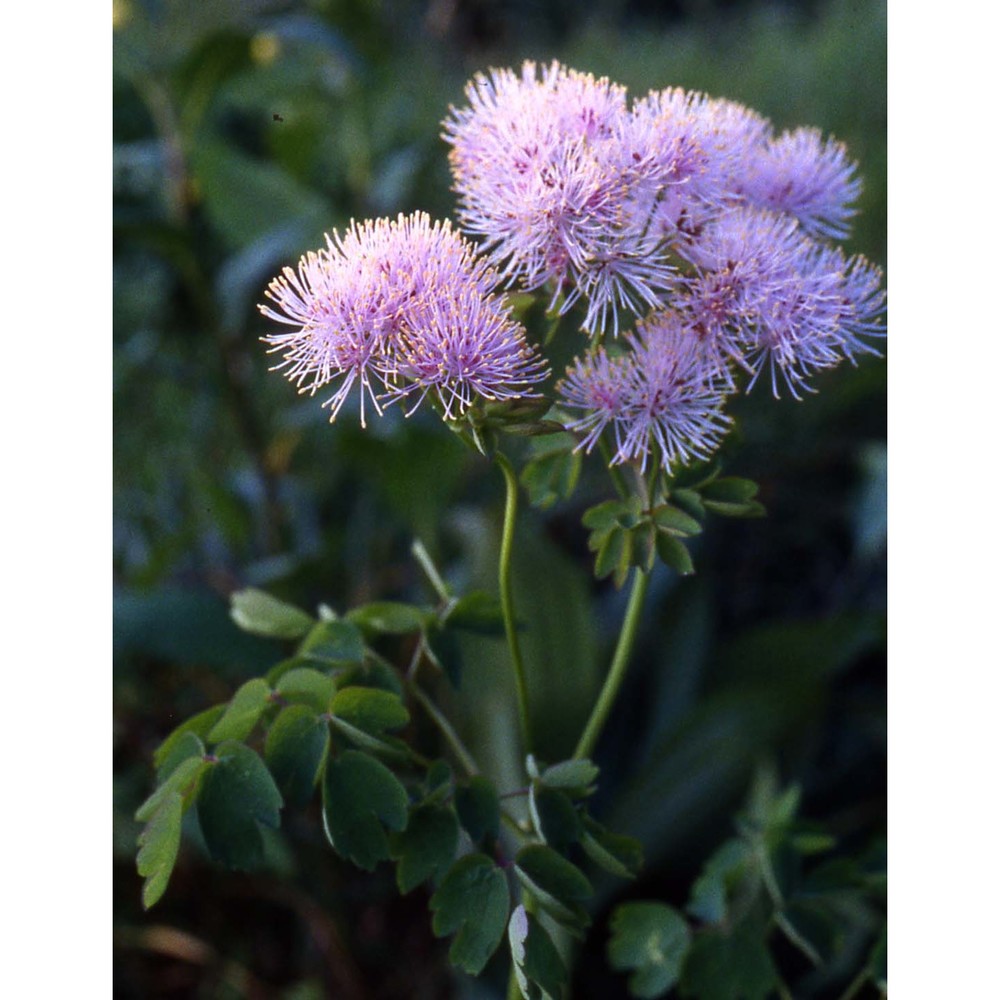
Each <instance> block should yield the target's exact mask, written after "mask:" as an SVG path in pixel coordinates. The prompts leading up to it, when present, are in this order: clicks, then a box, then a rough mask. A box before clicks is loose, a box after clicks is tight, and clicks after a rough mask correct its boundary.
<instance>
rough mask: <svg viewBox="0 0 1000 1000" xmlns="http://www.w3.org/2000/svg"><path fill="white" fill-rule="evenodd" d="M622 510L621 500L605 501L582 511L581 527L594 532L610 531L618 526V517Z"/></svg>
mask: <svg viewBox="0 0 1000 1000" xmlns="http://www.w3.org/2000/svg"><path fill="white" fill-rule="evenodd" d="M622 509H623V508H622V501H621V500H605V501H604V502H603V503H599V504H597V505H596V506H595V507H591V508H590V509H589V510H586V511H584V514H583V518H582V521H583V526H584V527H585V528H589V529H590V530H591V531H594V532H606V531H610V530H611V529H612V528H615V527H617V526H618V515H619V514H620V513H621V512H622Z"/></svg>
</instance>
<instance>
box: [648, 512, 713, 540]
mask: <svg viewBox="0 0 1000 1000" xmlns="http://www.w3.org/2000/svg"><path fill="white" fill-rule="evenodd" d="M652 519H653V524H655V525H656V527H657V528H659V529H660V530H661V531H669V532H670V534H672V535H681V536H683V537H687V536H689V535H700V534H701V525H700V524H699V523H698V522H697V521H696V520H695V519H694V518H693V517H691V515H690V514H686V513H685V512H684V511H683V510H681V509H680V508H679V507H672V506H671V505H670V504H661V505H660V506H659V507H657V508H656V509H655V510H654V511H653V512H652Z"/></svg>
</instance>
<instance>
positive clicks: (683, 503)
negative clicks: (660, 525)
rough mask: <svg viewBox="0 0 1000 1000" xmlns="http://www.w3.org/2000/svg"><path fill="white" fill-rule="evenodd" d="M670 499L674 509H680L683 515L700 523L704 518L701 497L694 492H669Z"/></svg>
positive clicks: (684, 490) (685, 490)
mask: <svg viewBox="0 0 1000 1000" xmlns="http://www.w3.org/2000/svg"><path fill="white" fill-rule="evenodd" d="M670 499H671V500H673V502H674V506H675V507H680V509H681V510H682V511H683V512H684V513H685V514H688V515H689V516H690V517H692V518H694V520H695V521H700V520H701V519H702V518H703V517H704V516H705V507H704V505H703V504H702V502H701V495H700V494H699V493H696V492H695V491H694V490H687V489H683V490H671V491H670Z"/></svg>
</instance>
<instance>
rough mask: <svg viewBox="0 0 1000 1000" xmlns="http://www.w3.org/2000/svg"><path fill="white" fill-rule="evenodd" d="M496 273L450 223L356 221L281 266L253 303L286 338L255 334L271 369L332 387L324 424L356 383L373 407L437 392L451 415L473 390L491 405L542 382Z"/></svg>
mask: <svg viewBox="0 0 1000 1000" xmlns="http://www.w3.org/2000/svg"><path fill="white" fill-rule="evenodd" d="M495 284H496V275H495V272H493V271H492V270H491V269H490V268H489V267H488V266H487V265H486V263H485V262H483V261H482V260H481V259H480V258H477V257H476V256H475V253H474V251H473V248H472V247H471V245H470V244H469V243H468V242H467V241H466V240H464V239H463V238H462V237H461V236H460V235H459V234H458V233H456V232H455V231H454V230H452V228H451V225H450V223H448V222H447V221H445V222H443V223H442V222H435V223H432V222H431V220H430V218H429V216H427V215H426V214H424V213H419V212H418V213H415V214H413V215H411V216H402V215H400V216H399V217H398V218H397V219H395V220H389V219H379V220H376V221H368V222H365V223H364V224H362V225H358V224H356V223H352V224H351V226H350V228H349V229H348V230H347V232H346V233H344V234H343V235H340V234H337V233H334V234H332V235H330V236H328V237H327V245H326V247H325V248H324V249H322V250H319V251H317V252H311V253H308V254H306V255H305V256H304V257H303V258H302V259H301V260H300V262H299V266H298V268H297V270H292V269H291V268H285V270H284V271H283V272H282V274H281V275H280V276H279V277H277V278H275V279H274V280H273V281H272V282H271V283H270V285H269V286H268V290H267V293H266V294H267V297H268V298H269V299H270V300H271V302H273V303H274V304H275V306H276V307H277V308H272V307H271V306H270V305H262V306H260V310H261V312H262V313H263V314H264V315H265V316H267V317H268V318H270V319H272V320H275V321H277V322H279V323H282V324H284V325H285V326H289V327H292V328H293V329H292V330H291V332H287V333H276V334H269V335H267V336H265V337H264V338H263V339H264V341H265V342H266V343H268V344H270V345H271V350H272V351H273V352H281V354H282V360H281V361H280V362H279V363H278V364H277V365H276V366H275V368H276V369H277V370H282V371H284V373H285V375H286V376H287V377H288V378H289V379H291V380H292V381H293V382H294V383H295V384H296V385H297V386H298V387H299V389H300V391H302V392H310V393H314V392H316V391H317V390H318V389H320V388H321V387H324V386H327V385H330V384H333V385H335V390H334V392H333V395H332V396H331V397H330V398H329V399H327V400H326V405H328V406H330V408H331V419H332V418H333V417H335V416H336V415H337V413H338V412H339V410H340V407H341V406H342V405H343V403H344V401H345V400H346V398H347V396H348V395H349V393H350V391H351V389H352V387H353V386H354V384H355V383H359V384H360V385H361V387H362V395H361V420H362V424H363V423H364V404H365V395H366V394H367V396H368V397H369V398H370V399H371V401H372V403H373V405H374V406H375V408H376V410H379V407H380V402H381V401H382V400H384V399H385V398H386V396H385V395H377V394H376V393H377V391H378V390H385V392H386V393H387V394H388V397H389V398H390V399H394V398H398V397H399V396H402V395H407V394H409V393H410V392H411V391H413V390H415V389H416V390H422V392H421V394H420V398H421V399H422V398H423V396H424V395H425V394H426V391H427V390H428V389H430V388H432V387H433V388H434V389H436V390H437V392H438V395H439V396H440V397H441V399H442V402H443V403H445V409H446V413H447V414H448V415H449V416H457V415H459V414H460V413H461V412H462V411H463V410H464V409H465V408H466V406H468V404H469V402H470V401H471V399H472V394H473V393H479V394H480V395H484V396H486V397H487V398H489V399H499V398H510V397H513V396H518V395H524V394H526V393H527V386H528V385H530V384H532V383H535V382H538V381H539V380H540V379H542V378H544V377H545V374H546V371H545V369H544V366H543V365H542V364H541V363H540V362H539V361H538V359H537V358H536V357H535V355H534V353H533V352H532V350H531V349H530V348H529V347H528V345H527V343H526V341H525V339H524V329H523V327H521V326H520V325H519V324H517V323H516V322H515V321H514V320H513V319H512V317H511V316H510V314H509V311H508V309H507V306H506V303H505V301H504V300H503V298H502V297H498V296H496V295H495V294H493V288H494V286H495Z"/></svg>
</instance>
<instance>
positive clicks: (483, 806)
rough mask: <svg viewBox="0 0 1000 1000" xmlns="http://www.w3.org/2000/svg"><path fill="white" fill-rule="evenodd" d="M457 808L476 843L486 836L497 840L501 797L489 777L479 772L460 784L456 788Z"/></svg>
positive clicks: (460, 817)
mask: <svg viewBox="0 0 1000 1000" xmlns="http://www.w3.org/2000/svg"><path fill="white" fill-rule="evenodd" d="M455 809H456V811H457V812H458V818H459V821H460V822H461V824H462V826H463V827H464V828H465V832H466V833H467V834H468V835H469V838H470V839H471V840H472V842H473V843H474V844H478V843H480V842H481V841H482V840H483V839H484V838H485V839H487V840H491V841H492V840H496V838H497V835H498V834H499V833H500V799H499V797H498V796H497V791H496V789H495V788H494V787H493V782H491V781H490V780H489V779H488V778H484V777H483V776H482V775H478V774H477V775H475V776H474V777H472V778H470V779H469V781H468V783H467V784H464V785H459V786H458V787H457V788H456V789H455Z"/></svg>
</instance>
